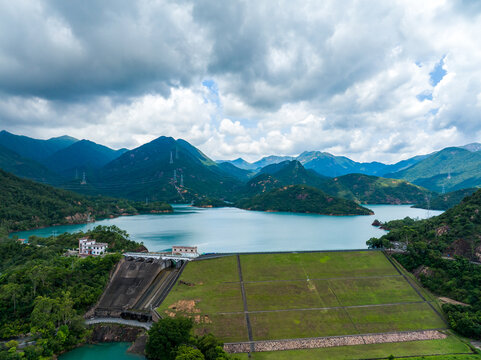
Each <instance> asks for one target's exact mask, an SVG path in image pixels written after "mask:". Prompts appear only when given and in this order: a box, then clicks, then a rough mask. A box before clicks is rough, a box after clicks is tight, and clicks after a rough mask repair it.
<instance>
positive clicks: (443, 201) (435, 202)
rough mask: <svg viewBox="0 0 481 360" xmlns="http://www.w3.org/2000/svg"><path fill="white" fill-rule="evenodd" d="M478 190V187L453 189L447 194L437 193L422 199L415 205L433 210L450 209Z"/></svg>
mask: <svg viewBox="0 0 481 360" xmlns="http://www.w3.org/2000/svg"><path fill="white" fill-rule="evenodd" d="M477 190H478V189H477V188H469V189H461V190H456V191H452V192H449V193H446V194H437V195H435V196H433V197H432V198H431V199H429V198H427V199H424V200H423V201H420V202H419V203H418V204H416V205H415V206H413V207H415V208H421V209H431V210H448V209H450V208H452V207H453V206H455V205H458V204H459V203H460V202H461V201H462V200H463V199H464V198H465V197H466V196H469V195H471V194H473V193H474V192H476V191H477ZM428 200H429V203H428Z"/></svg>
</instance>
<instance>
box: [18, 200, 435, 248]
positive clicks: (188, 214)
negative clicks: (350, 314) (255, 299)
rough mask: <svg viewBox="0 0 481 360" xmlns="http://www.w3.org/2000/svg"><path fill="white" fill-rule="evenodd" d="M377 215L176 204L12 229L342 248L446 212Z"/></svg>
mask: <svg viewBox="0 0 481 360" xmlns="http://www.w3.org/2000/svg"><path fill="white" fill-rule="evenodd" d="M367 207H368V208H370V209H372V210H373V211H374V213H375V215H370V216H326V215H313V214H294V213H267V212H258V211H247V210H241V209H237V208H216V209H200V208H194V207H191V206H188V205H174V213H172V214H155V215H137V216H121V217H118V218H114V219H104V220H100V221H97V222H95V223H89V224H81V225H66V226H54V227H48V228H44V229H38V230H32V231H23V232H18V233H13V234H11V235H14V234H15V235H18V236H19V237H20V238H27V237H28V236H30V235H37V236H50V235H55V234H57V235H58V234H61V233H63V232H76V231H86V230H88V229H91V228H93V227H95V226H97V225H116V226H118V227H119V228H121V229H124V230H126V231H127V232H128V233H129V234H130V237H131V239H132V240H135V241H138V242H143V243H144V245H145V246H146V247H147V248H148V249H149V250H150V251H160V250H164V249H168V248H170V247H172V245H189V246H198V248H199V252H245V251H296V250H342V249H363V248H366V241H367V240H369V238H371V237H373V236H375V237H379V236H381V235H383V234H384V233H385V231H384V230H381V229H378V228H376V227H374V226H371V224H372V222H373V221H374V219H378V220H380V221H387V220H393V219H402V218H404V217H406V216H409V217H412V218H420V219H423V218H426V217H428V216H434V215H439V214H441V213H442V211H432V210H431V211H430V212H429V213H428V211H427V210H423V209H414V208H411V207H410V206H409V205H367Z"/></svg>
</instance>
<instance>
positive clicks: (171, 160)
mask: <svg viewBox="0 0 481 360" xmlns="http://www.w3.org/2000/svg"><path fill="white" fill-rule="evenodd" d="M170 163H171V164H173V163H174V159H173V158H172V151H171V152H170Z"/></svg>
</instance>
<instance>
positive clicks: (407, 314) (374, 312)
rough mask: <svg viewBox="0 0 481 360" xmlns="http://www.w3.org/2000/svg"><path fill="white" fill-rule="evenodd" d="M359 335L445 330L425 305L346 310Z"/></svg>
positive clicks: (439, 320) (436, 316) (437, 317)
mask: <svg viewBox="0 0 481 360" xmlns="http://www.w3.org/2000/svg"><path fill="white" fill-rule="evenodd" d="M346 311H347V312H348V313H349V315H350V317H351V319H352V321H353V322H354V323H355V324H356V328H357V329H358V330H359V332H360V333H362V334H366V333H378V332H388V331H408V330H423V329H437V328H445V327H446V325H445V324H444V323H443V321H442V320H441V319H440V318H439V316H438V315H437V314H436V313H435V312H434V311H433V310H432V309H431V308H430V307H429V305H428V304H426V303H420V304H402V305H393V306H374V307H362V308H347V309H346Z"/></svg>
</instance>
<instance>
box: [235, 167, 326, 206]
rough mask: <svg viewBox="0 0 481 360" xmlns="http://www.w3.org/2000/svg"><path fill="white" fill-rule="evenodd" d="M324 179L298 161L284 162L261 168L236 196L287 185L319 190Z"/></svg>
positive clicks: (251, 194) (248, 195) (254, 193)
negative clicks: (310, 187) (305, 186)
mask: <svg viewBox="0 0 481 360" xmlns="http://www.w3.org/2000/svg"><path fill="white" fill-rule="evenodd" d="M325 179H326V178H324V177H321V176H320V175H318V174H317V173H316V172H314V171H312V170H307V169H305V168H304V166H302V164H301V163H300V162H299V161H296V160H292V161H290V160H286V161H283V162H281V163H277V164H271V165H267V166H265V167H263V168H262V169H261V170H260V171H259V174H258V175H257V176H255V177H254V178H252V179H251V180H249V181H248V182H247V184H246V185H245V186H244V187H243V188H242V189H241V191H240V192H239V194H238V195H237V196H238V197H239V198H242V197H250V196H253V195H257V194H261V193H265V192H267V191H270V190H273V189H276V188H279V187H282V186H287V185H298V184H305V185H309V186H313V187H317V188H319V187H320V186H321V185H322V184H323V182H324V180H325Z"/></svg>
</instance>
